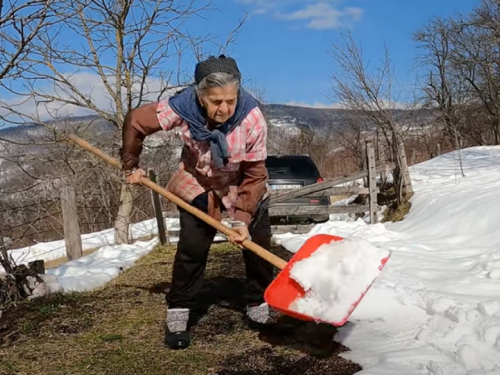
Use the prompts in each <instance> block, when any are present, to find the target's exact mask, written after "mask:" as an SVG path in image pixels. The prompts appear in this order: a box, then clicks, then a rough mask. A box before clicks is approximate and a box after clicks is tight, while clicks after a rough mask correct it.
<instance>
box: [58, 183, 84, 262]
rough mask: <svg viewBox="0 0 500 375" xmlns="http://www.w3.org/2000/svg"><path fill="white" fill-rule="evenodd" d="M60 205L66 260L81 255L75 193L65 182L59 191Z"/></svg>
mask: <svg viewBox="0 0 500 375" xmlns="http://www.w3.org/2000/svg"><path fill="white" fill-rule="evenodd" d="M61 206H62V215H63V226H64V242H65V244H66V257H67V258H68V260H73V259H78V258H81V257H82V237H81V235H80V225H79V224H78V212H77V209H76V195H75V189H74V187H73V185H71V184H67V185H66V186H64V187H63V188H62V191H61Z"/></svg>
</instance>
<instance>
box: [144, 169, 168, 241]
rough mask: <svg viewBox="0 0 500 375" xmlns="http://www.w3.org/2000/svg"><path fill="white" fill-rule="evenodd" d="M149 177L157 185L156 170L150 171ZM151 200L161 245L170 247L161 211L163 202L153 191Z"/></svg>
mask: <svg viewBox="0 0 500 375" xmlns="http://www.w3.org/2000/svg"><path fill="white" fill-rule="evenodd" d="M148 175H149V179H150V180H151V181H153V182H154V183H157V181H156V173H155V172H154V170H152V169H149V170H148ZM151 199H152V201H153V208H154V210H155V216H156V222H157V224H158V235H159V237H160V243H161V244H162V245H165V244H167V245H170V243H167V236H166V231H165V221H164V218H163V212H162V210H161V201H160V195H159V194H158V193H157V192H155V191H153V190H151Z"/></svg>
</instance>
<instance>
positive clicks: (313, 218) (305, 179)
mask: <svg viewBox="0 0 500 375" xmlns="http://www.w3.org/2000/svg"><path fill="white" fill-rule="evenodd" d="M266 167H267V171H268V174H269V186H270V187H271V190H274V191H280V190H283V191H285V190H291V189H299V188H301V187H303V186H307V185H312V184H315V183H317V182H321V181H323V179H322V178H321V175H320V174H319V171H318V168H317V167H316V165H315V164H314V162H313V161H312V159H311V158H310V157H309V156H306V155H282V156H275V155H269V156H268V157H267V160H266ZM329 205H330V197H299V198H292V199H289V200H286V201H284V202H281V203H277V204H276V205H273V207H277V208H278V207H286V206H329ZM328 218H329V215H325V214H310V215H301V216H297V215H295V216H292V217H290V216H285V217H275V216H274V217H273V218H272V219H273V220H272V221H273V222H274V221H285V220H286V221H290V220H292V219H293V221H295V220H296V221H307V222H321V221H327V220H328Z"/></svg>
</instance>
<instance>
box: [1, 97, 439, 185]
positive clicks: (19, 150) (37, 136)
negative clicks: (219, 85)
mask: <svg viewBox="0 0 500 375" xmlns="http://www.w3.org/2000/svg"><path fill="white" fill-rule="evenodd" d="M261 107H262V110H263V112H264V114H265V116H266V118H267V119H268V122H269V126H274V127H279V128H283V127H284V128H289V129H290V130H292V129H298V128H307V129H314V130H320V129H324V128H328V127H332V126H335V127H336V128H339V127H340V128H342V126H344V122H345V115H346V113H348V111H346V110H342V109H333V108H332V109H329V108H309V107H300V106H290V105H282V104H267V105H262V106H261ZM394 116H395V118H396V119H397V120H398V121H400V122H402V123H407V124H410V126H411V125H412V124H415V123H416V122H418V121H422V120H428V118H429V117H430V116H431V114H430V113H429V112H428V111H424V110H421V111H418V112H414V111H409V110H395V111H394ZM50 124H51V125H53V126H55V127H57V128H59V129H61V130H63V131H65V132H67V131H69V132H74V133H77V134H78V135H80V136H82V137H83V138H85V139H88V140H89V141H90V142H91V143H94V144H104V143H106V142H108V144H109V143H110V142H116V143H119V137H120V134H119V133H118V132H116V130H115V128H114V126H113V125H112V124H111V123H109V122H107V121H105V120H103V119H101V118H99V117H98V116H84V117H74V118H67V119H65V118H63V119H59V120H55V121H51V122H50ZM53 138H54V136H53V134H52V133H51V132H50V131H48V130H47V129H46V128H44V127H43V126H40V125H25V126H17V127H10V128H5V129H0V192H1V191H2V190H5V189H6V188H7V187H8V186H9V185H12V184H14V183H16V181H17V180H18V179H19V178H20V177H19V175H20V174H22V172H21V171H20V170H19V168H18V167H17V165H16V164H14V163H12V162H9V160H13V155H14V156H17V155H22V157H21V158H19V159H17V161H21V163H22V165H23V167H25V168H29V163H28V162H27V160H28V159H29V158H30V155H43V154H47V153H51V154H54V153H57V152H58V151H57V147H61V146H60V145H59V146H57V145H54V144H53V142H52V141H53ZM168 138H170V137H169V135H168V134H166V133H161V132H159V133H157V134H155V135H153V136H152V137H150V138H148V139H147V142H146V144H147V145H150V146H159V145H161V144H164V142H165V141H166V140H167V139H168ZM2 139H4V140H10V141H14V142H16V143H19V144H18V145H12V144H10V143H8V142H5V141H2ZM40 143H48V144H44V145H40Z"/></svg>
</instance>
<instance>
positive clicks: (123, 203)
mask: <svg viewBox="0 0 500 375" xmlns="http://www.w3.org/2000/svg"><path fill="white" fill-rule="evenodd" d="M132 208H133V204H132V191H131V189H130V186H129V185H128V184H122V188H121V192H120V207H119V208H118V214H117V217H116V220H115V244H127V243H129V224H130V217H131V215H132Z"/></svg>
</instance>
